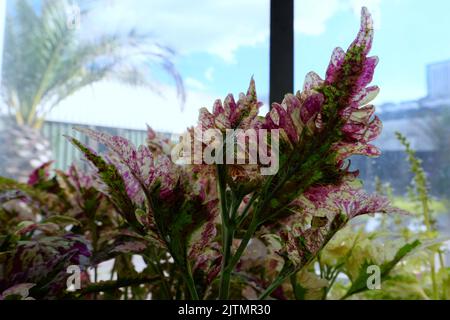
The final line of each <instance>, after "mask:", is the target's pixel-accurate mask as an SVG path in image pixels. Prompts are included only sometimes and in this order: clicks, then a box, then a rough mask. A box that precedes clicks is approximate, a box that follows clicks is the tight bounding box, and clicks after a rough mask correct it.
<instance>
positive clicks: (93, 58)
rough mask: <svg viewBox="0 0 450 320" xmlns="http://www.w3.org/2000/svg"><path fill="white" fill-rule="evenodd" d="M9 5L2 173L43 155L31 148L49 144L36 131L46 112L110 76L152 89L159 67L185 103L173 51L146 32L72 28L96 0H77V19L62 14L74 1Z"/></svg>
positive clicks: (26, 1)
mask: <svg viewBox="0 0 450 320" xmlns="http://www.w3.org/2000/svg"><path fill="white" fill-rule="evenodd" d="M13 3H14V5H15V6H14V8H12V9H13V10H9V12H8V16H7V18H6V28H5V39H4V41H5V43H4V57H3V70H2V87H1V94H2V97H3V100H4V103H5V106H4V107H3V109H6V113H7V115H8V117H7V118H8V119H9V121H7V129H6V130H3V133H0V143H3V147H4V146H5V145H4V143H5V142H7V143H8V150H9V152H8V151H7V152H2V153H3V155H4V159H3V163H2V164H1V166H0V169H1V167H3V169H6V170H5V171H6V175H10V176H11V175H16V176H17V175H18V174H20V173H21V172H24V171H27V170H28V169H31V167H35V166H36V165H37V164H38V163H39V162H42V161H43V160H45V156H43V155H42V151H39V150H37V149H36V146H37V147H38V148H39V149H40V150H42V149H43V148H48V145H45V142H43V141H44V139H43V137H42V136H41V134H40V131H39V129H40V128H41V127H42V125H43V122H44V120H45V118H46V116H47V115H48V114H49V112H50V111H51V110H52V109H53V108H55V107H57V106H58V105H59V103H60V102H61V101H62V100H64V99H66V98H67V97H69V96H70V95H72V94H73V93H75V92H77V91H78V90H80V89H82V88H84V87H86V86H89V85H92V84H94V83H96V82H99V81H102V80H106V79H108V80H117V81H120V82H122V83H126V84H130V85H133V86H144V87H147V88H150V89H152V90H156V86H155V78H153V77H152V76H151V73H150V70H153V69H154V68H155V67H162V68H163V69H164V70H165V71H167V72H168V73H169V74H170V75H171V76H172V78H173V79H174V80H175V83H176V87H177V92H178V96H179V98H180V101H181V102H182V103H183V102H184V97H185V94H184V89H183V83H182V80H181V77H180V76H179V74H178V73H177V72H176V70H175V68H174V65H173V63H172V62H171V58H172V56H173V54H174V53H173V52H172V51H171V50H170V49H169V48H167V47H164V46H162V45H159V44H158V43H156V42H154V40H153V39H152V38H151V36H150V35H148V34H140V33H138V32H136V31H135V30H129V31H128V32H125V33H105V34H102V35H97V36H90V37H86V35H84V36H83V35H82V34H81V33H80V31H79V29H78V28H74V27H72V26H73V25H71V19H72V18H75V19H80V21H81V23H83V21H84V19H88V18H89V14H90V13H91V10H92V8H93V6H92V4H93V3H95V1H87V0H84V1H80V0H79V1H78V3H79V5H80V7H81V10H80V16H79V17H76V16H75V17H70V16H69V15H68V14H67V12H69V10H70V9H71V8H73V7H72V6H71V4H70V3H69V2H68V1H66V0H56V1H55V0H42V1H41V2H40V9H39V10H37V9H36V8H35V7H34V6H33V3H32V2H31V1H30V0H16V1H14V2H13ZM75 22H76V21H75ZM0 111H1V110H0ZM4 113H5V112H3V114H4ZM0 115H1V113H0ZM19 142H20V143H19ZM24 149H25V150H24ZM24 151H26V152H24ZM36 155H40V159H39V160H38V161H36V158H35V156H36ZM0 161H1V159H0ZM4 174H5V173H4Z"/></svg>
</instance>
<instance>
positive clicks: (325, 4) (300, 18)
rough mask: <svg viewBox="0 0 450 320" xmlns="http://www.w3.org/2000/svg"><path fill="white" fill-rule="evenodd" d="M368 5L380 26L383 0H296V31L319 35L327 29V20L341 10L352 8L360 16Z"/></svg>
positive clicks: (377, 26)
mask: <svg viewBox="0 0 450 320" xmlns="http://www.w3.org/2000/svg"><path fill="white" fill-rule="evenodd" d="M363 6H366V7H367V8H368V9H369V11H370V12H371V14H372V15H373V18H374V24H375V28H377V29H379V28H380V23H381V0H300V1H296V2H295V8H294V11H295V12H294V13H295V16H294V17H295V21H294V27H295V31H296V32H299V33H303V34H307V35H311V36H317V35H320V34H322V33H323V32H325V31H326V24H327V22H328V21H329V20H330V19H331V18H332V17H333V16H335V15H336V14H339V12H342V11H346V10H352V11H353V12H354V14H355V15H356V16H357V17H359V16H360V14H361V8H362V7H363Z"/></svg>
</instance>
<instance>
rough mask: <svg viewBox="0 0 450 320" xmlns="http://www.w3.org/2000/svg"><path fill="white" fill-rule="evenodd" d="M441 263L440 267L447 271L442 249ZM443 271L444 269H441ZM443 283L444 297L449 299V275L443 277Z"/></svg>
mask: <svg viewBox="0 0 450 320" xmlns="http://www.w3.org/2000/svg"><path fill="white" fill-rule="evenodd" d="M439 263H440V269H441V270H444V271H445V262H444V256H443V255H442V251H440V250H439ZM441 272H442V271H441ZM442 281H443V285H442V299H443V300H447V298H448V297H447V288H448V287H447V282H448V278H447V275H445V276H444V277H443V279H442Z"/></svg>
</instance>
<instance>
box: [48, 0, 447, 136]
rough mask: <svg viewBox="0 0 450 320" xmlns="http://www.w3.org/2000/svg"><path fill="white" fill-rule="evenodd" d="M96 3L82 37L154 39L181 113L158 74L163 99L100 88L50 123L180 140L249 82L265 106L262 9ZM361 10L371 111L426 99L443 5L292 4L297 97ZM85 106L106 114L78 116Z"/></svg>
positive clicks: (443, 51) (202, 2)
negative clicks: (203, 111) (165, 52)
mask: <svg viewBox="0 0 450 320" xmlns="http://www.w3.org/2000/svg"><path fill="white" fill-rule="evenodd" d="M75 2H76V1H75ZM100 4H101V5H100V6H99V7H98V9H96V10H95V16H94V18H93V19H92V21H89V22H82V28H84V31H86V32H89V33H92V32H102V31H105V30H106V29H109V30H111V29H120V28H128V27H133V26H134V27H137V28H138V29H141V30H144V31H150V32H152V33H153V34H154V35H155V38H156V39H158V41H160V42H162V43H165V44H167V45H169V46H170V47H172V48H173V49H174V50H175V51H176V52H177V56H176V58H175V63H176V66H177V68H178V70H179V71H180V73H181V75H182V76H183V78H184V81H185V84H186V88H187V103H186V108H185V111H183V112H181V111H180V110H179V106H178V105H177V101H176V99H174V96H175V93H174V89H173V87H172V84H171V83H170V82H168V81H166V80H167V78H166V76H164V75H163V74H162V73H159V72H157V73H156V76H157V78H159V79H162V82H161V86H162V90H161V91H162V92H163V98H161V96H156V95H155V94H153V93H148V92H143V91H139V90H138V89H130V88H122V87H118V86H115V85H114V87H108V86H109V85H100V86H99V87H98V88H97V87H95V88H90V89H88V90H87V91H84V92H83V93H81V94H79V95H78V96H76V97H74V98H73V99H72V98H70V99H68V101H66V102H65V105H66V106H65V107H64V112H63V110H62V108H60V109H61V110H58V111H57V112H56V113H55V114H54V115H53V117H54V118H55V119H63V120H67V121H79V122H86V121H87V122H94V123H98V124H104V125H116V126H117V125H120V126H125V127H139V128H140V127H143V126H144V125H145V122H148V123H149V124H150V125H152V126H154V127H155V128H156V129H159V130H164V131H175V132H181V131H183V130H184V128H185V127H186V126H188V125H189V124H193V123H194V122H195V118H196V117H197V110H198V108H200V107H203V106H211V105H212V103H213V101H214V99H215V98H224V96H225V95H226V94H227V93H229V92H231V93H234V94H236V95H237V94H238V93H239V92H241V91H244V90H246V88H247V85H248V82H249V79H250V77H251V76H252V75H253V76H254V77H255V80H256V84H257V90H258V92H259V93H260V97H261V99H262V100H263V101H264V102H267V96H268V83H269V1H268V0H227V1H225V0H215V1H210V0H193V1H183V0H149V1H142V0H128V1H121V0H102V1H100ZM362 5H365V6H367V7H368V8H369V10H370V11H371V12H372V13H373V15H374V19H375V25H376V32H375V42H374V46H373V50H372V54H373V55H378V56H379V58H380V63H379V66H378V68H377V70H376V75H375V79H374V84H377V85H379V86H380V87H381V93H380V95H379V97H378V98H377V100H376V103H378V104H381V103H384V102H400V101H405V100H413V99H417V98H420V97H423V96H425V95H426V77H425V68H426V65H427V64H429V63H433V62H438V61H442V60H447V59H450V41H449V40H450V35H449V31H450V17H449V12H450V1H448V0H428V1H423V0H295V29H296V33H295V88H296V89H300V88H301V87H302V84H303V79H304V76H305V74H306V73H307V72H309V71H311V70H313V71H315V72H317V73H318V74H319V75H323V74H324V72H325V70H326V66H327V64H328V61H329V58H330V55H331V52H332V50H333V48H334V47H336V46H341V47H343V48H344V49H346V48H347V46H348V45H349V44H350V43H351V41H352V40H353V38H354V37H355V35H356V33H357V31H358V28H359V11H360V8H361V6H362ZM102 86H103V87H102ZM111 86H112V85H111ZM69 100H70V101H69ZM89 103H90V104H93V103H95V104H96V105H97V106H98V105H107V106H108V108H106V107H104V108H103V109H102V107H96V108H95V109H94V108H93V107H92V106H89V105H87V106H85V107H84V108H85V109H83V108H81V109H80V105H83V104H89ZM123 104H127V106H126V108H124V107H123ZM136 105H137V106H136ZM124 109H126V110H127V113H126V116H125V114H124ZM87 110H89V112H88V111H87ZM105 110H108V111H107V112H106V111H105ZM83 113H87V116H86V117H85V116H83ZM175 114H176V115H177V117H174V115H175Z"/></svg>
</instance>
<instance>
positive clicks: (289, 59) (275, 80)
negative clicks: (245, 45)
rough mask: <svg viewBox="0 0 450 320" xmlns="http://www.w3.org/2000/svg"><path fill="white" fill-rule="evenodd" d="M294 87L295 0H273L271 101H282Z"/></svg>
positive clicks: (271, 5)
mask: <svg viewBox="0 0 450 320" xmlns="http://www.w3.org/2000/svg"><path fill="white" fill-rule="evenodd" d="M293 89H294V0H271V1H270V88H269V90H270V96H269V102H270V103H272V102H281V101H282V100H283V97H284V95H285V94H286V93H292V92H293Z"/></svg>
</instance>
